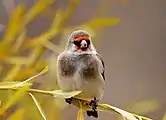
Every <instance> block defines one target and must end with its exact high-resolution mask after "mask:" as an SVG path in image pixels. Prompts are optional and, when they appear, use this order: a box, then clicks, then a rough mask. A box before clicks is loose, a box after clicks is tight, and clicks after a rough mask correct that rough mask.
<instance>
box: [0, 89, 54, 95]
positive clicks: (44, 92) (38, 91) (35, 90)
mask: <svg viewBox="0 0 166 120" xmlns="http://www.w3.org/2000/svg"><path fill="white" fill-rule="evenodd" d="M19 88H20V87H17V88H16V87H3V88H0V90H18V89H19ZM27 92H30V93H39V94H44V95H51V96H53V94H52V91H47V90H39V89H28V90H27Z"/></svg>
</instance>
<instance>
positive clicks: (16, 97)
mask: <svg viewBox="0 0 166 120" xmlns="http://www.w3.org/2000/svg"><path fill="white" fill-rule="evenodd" d="M29 87H30V84H24V86H23V87H21V88H19V89H18V90H17V91H16V92H15V94H14V95H13V96H11V99H9V100H8V101H7V103H6V104H4V106H2V108H1V109H0V115H2V114H3V113H4V112H5V111H6V110H7V109H8V108H10V107H11V106H13V105H14V104H16V103H17V102H18V101H19V100H20V99H21V98H22V97H23V96H24V95H25V94H26V91H27V90H28V88H29Z"/></svg>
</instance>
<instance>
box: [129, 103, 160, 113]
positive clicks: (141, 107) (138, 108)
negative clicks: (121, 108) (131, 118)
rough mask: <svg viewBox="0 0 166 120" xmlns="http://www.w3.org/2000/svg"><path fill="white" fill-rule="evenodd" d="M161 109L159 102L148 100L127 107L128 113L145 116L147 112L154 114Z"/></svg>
mask: <svg viewBox="0 0 166 120" xmlns="http://www.w3.org/2000/svg"><path fill="white" fill-rule="evenodd" d="M158 107H159V102H158V101H156V100H146V101H141V102H137V103H135V104H134V105H130V106H127V108H126V110H127V111H132V112H133V113H136V114H145V113H147V112H153V111H154V110H156V109H157V108H158Z"/></svg>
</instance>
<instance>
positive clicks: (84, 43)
mask: <svg viewBox="0 0 166 120" xmlns="http://www.w3.org/2000/svg"><path fill="white" fill-rule="evenodd" d="M87 47H88V44H87V42H86V41H85V40H82V42H81V46H80V48H87Z"/></svg>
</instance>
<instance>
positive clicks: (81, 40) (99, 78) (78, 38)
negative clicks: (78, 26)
mask: <svg viewBox="0 0 166 120" xmlns="http://www.w3.org/2000/svg"><path fill="white" fill-rule="evenodd" d="M57 66H58V70H57V71H58V76H59V78H58V81H57V82H58V84H59V86H60V88H61V89H62V90H66V91H77V90H80V91H82V93H80V94H79V95H77V96H76V97H77V98H79V99H83V100H88V101H90V105H92V111H87V115H88V116H93V117H96V118H97V117H98V113H97V111H96V104H97V102H98V101H99V100H100V99H101V97H102V96H103V92H104V86H105V76H104V71H105V70H104V62H103V60H102V57H101V56H100V54H98V53H97V52H96V49H95V48H94V46H93V44H92V41H91V37H90V35H89V33H88V32H87V31H84V30H77V31H74V32H72V33H71V35H70V36H69V39H68V42H67V45H66V48H65V50H64V51H63V52H62V53H61V54H60V55H59V56H58V58H57ZM69 100H72V99H68V100H66V101H68V102H70V101H69Z"/></svg>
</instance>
